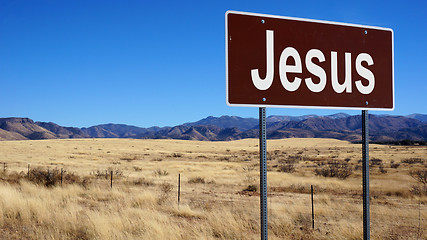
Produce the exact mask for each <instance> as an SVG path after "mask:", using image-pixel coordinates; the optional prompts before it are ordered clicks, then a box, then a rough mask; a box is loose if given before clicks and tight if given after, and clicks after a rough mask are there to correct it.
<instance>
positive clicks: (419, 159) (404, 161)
mask: <svg viewBox="0 0 427 240" xmlns="http://www.w3.org/2000/svg"><path fill="white" fill-rule="evenodd" d="M402 163H407V164H416V163H420V164H424V160H423V159H421V158H407V159H404V160H403V161H402Z"/></svg>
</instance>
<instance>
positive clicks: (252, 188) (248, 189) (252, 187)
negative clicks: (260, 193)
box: [243, 184, 258, 192]
mask: <svg viewBox="0 0 427 240" xmlns="http://www.w3.org/2000/svg"><path fill="white" fill-rule="evenodd" d="M257 190H258V187H257V186H256V185H254V184H251V185H248V186H247V187H246V188H245V189H243V191H244V192H256V191H257Z"/></svg>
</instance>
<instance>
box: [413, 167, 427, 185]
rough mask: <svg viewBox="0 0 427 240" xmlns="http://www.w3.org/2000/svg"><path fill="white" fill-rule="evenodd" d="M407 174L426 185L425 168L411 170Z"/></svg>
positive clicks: (426, 171) (426, 173) (426, 170)
mask: <svg viewBox="0 0 427 240" xmlns="http://www.w3.org/2000/svg"><path fill="white" fill-rule="evenodd" d="M409 175H411V177H412V178H413V179H415V180H416V181H417V182H419V183H421V184H423V185H424V186H425V185H427V169H418V170H412V171H410V172H409Z"/></svg>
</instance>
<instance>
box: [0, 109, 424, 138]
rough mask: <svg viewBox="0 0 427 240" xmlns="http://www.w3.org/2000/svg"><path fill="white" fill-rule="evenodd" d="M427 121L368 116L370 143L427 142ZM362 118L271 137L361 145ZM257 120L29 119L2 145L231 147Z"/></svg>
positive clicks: (287, 127)
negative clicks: (124, 141) (93, 142)
mask: <svg viewBox="0 0 427 240" xmlns="http://www.w3.org/2000/svg"><path fill="white" fill-rule="evenodd" d="M425 116H427V115H422V114H412V115H409V116H390V115H369V135H370V140H371V141H377V142H386V141H387V142H388V141H401V140H406V139H408V140H412V141H427V122H426V121H423V119H424V117H425ZM361 128H362V122H361V117H360V115H356V116H351V115H348V114H344V113H338V114H334V115H329V116H317V115H304V116H296V117H295V116H269V117H268V118H267V136H268V138H270V139H280V138H293V137H298V138H308V137H310V138H334V139H341V140H347V141H360V140H361V131H362V130H361ZM258 134H259V133H258V119H255V118H242V117H237V116H221V117H212V116H210V117H207V118H204V119H201V120H199V121H197V122H191V123H185V124H182V125H178V126H174V127H151V128H140V127H137V126H130V125H125V124H113V123H109V124H101V125H96V126H92V127H88V128H76V127H63V126H60V125H58V124H55V123H52V122H47V123H46V122H34V121H33V120H31V119H29V118H0V140H26V139H56V138H136V139H185V140H200V141H224V140H226V141H228V140H237V139H244V138H257V137H258Z"/></svg>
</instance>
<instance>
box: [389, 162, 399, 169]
mask: <svg viewBox="0 0 427 240" xmlns="http://www.w3.org/2000/svg"><path fill="white" fill-rule="evenodd" d="M399 166H400V163H392V164H390V167H391V168H398V167H399Z"/></svg>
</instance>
